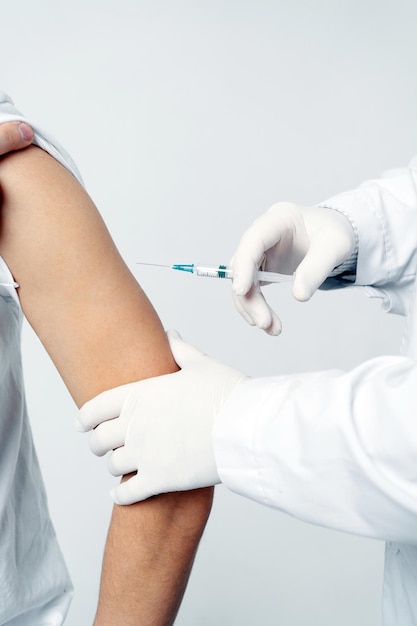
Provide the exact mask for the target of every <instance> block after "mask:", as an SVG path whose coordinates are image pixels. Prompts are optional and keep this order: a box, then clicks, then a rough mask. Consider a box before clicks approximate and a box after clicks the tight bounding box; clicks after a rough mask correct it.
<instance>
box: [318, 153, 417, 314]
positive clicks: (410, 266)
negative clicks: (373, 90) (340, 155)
mask: <svg viewBox="0 0 417 626" xmlns="http://www.w3.org/2000/svg"><path fill="white" fill-rule="evenodd" d="M320 206H324V207H328V208H332V209H336V210H339V211H341V212H342V213H344V214H345V215H346V216H347V217H348V218H349V219H350V220H351V222H352V223H353V224H354V226H355V228H356V229H357V234H358V240H359V241H358V243H359V249H358V258H357V266H356V283H355V284H356V285H361V286H364V287H365V291H366V293H367V295H368V296H370V297H376V298H381V300H382V306H383V309H384V310H385V311H388V312H392V313H400V314H403V315H404V314H406V313H407V310H408V306H409V302H410V297H411V294H412V290H413V284H414V279H415V276H416V270H417V157H416V158H414V159H413V160H412V161H411V163H410V165H409V166H408V167H407V168H403V169H398V170H391V171H389V172H387V173H386V174H385V175H384V176H382V177H381V178H380V179H376V180H369V181H366V182H365V183H363V184H362V185H361V186H360V187H359V188H358V189H356V190H353V191H348V192H345V193H341V194H338V195H337V196H334V197H332V198H330V199H329V200H326V201H325V202H323V203H321V204H320Z"/></svg>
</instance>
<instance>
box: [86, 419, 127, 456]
mask: <svg viewBox="0 0 417 626" xmlns="http://www.w3.org/2000/svg"><path fill="white" fill-rule="evenodd" d="M120 419H121V418H118V419H111V420H109V421H107V422H103V423H102V424H99V425H98V426H97V427H96V428H95V429H94V430H92V431H91V433H90V439H89V445H90V450H91V452H92V453H93V454H95V455H96V456H103V455H104V454H106V453H107V452H110V451H111V450H114V449H115V448H119V447H120V446H123V445H124V442H125V435H126V425H125V423H124V421H122V422H120Z"/></svg>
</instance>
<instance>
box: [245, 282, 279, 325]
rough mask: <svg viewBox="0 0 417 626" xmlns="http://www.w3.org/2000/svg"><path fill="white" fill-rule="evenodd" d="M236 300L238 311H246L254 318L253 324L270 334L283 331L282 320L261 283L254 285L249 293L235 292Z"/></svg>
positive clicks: (246, 313)
mask: <svg viewBox="0 0 417 626" xmlns="http://www.w3.org/2000/svg"><path fill="white" fill-rule="evenodd" d="M234 302H235V305H236V307H237V309H238V311H239V312H241V311H244V313H245V315H248V316H249V318H250V319H251V320H252V322H253V325H255V326H257V327H258V328H261V329H262V330H264V331H265V332H267V333H268V334H269V335H274V336H277V335H279V334H280V333H281V330H282V325H281V321H280V319H279V317H278V316H277V314H276V313H275V312H274V311H273V310H272V309H271V307H270V306H269V305H268V303H267V301H266V300H265V298H264V295H263V293H262V291H261V289H260V287H259V285H253V286H252V288H251V289H250V291H249V293H247V294H246V295H244V296H237V295H236V294H234ZM244 317H245V316H244Z"/></svg>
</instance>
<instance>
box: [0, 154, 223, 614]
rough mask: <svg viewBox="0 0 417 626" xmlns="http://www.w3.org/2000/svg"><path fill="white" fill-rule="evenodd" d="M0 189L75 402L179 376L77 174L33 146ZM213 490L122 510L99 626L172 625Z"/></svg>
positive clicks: (27, 307) (11, 255)
mask: <svg viewBox="0 0 417 626" xmlns="http://www.w3.org/2000/svg"><path fill="white" fill-rule="evenodd" d="M0 187H1V189H2V195H3V198H2V212H1V224H0V254H1V255H2V256H3V258H4V259H5V261H6V263H7V264H8V266H9V267H10V269H11V271H12V273H13V275H14V278H15V280H16V281H17V282H18V283H19V285H20V287H19V289H18V293H19V298H20V301H21V304H22V308H23V311H24V313H25V315H26V317H27V319H28V321H29V323H30V324H31V325H32V327H33V328H34V330H35V332H36V333H37V335H38V336H39V338H40V339H41V341H42V343H43V345H44V346H45V348H46V350H47V351H48V353H49V355H50V356H51V358H52V360H53V362H54V363H55V365H56V367H57V368H58V370H59V372H60V374H61V376H62V378H63V380H64V382H65V383H66V385H67V387H68V389H69V391H70V393H71V395H72V397H73V398H74V401H75V402H76V404H77V405H78V406H81V405H82V404H83V403H84V402H85V401H87V400H89V399H90V398H92V397H94V396H95V395H96V394H98V393H100V392H101V391H104V390H106V389H109V388H111V387H115V386H117V385H121V384H124V383H128V382H132V381H135V380H140V379H143V378H148V377H151V376H157V375H161V374H166V373H170V372H173V371H175V370H176V369H178V368H177V366H176V364H175V362H174V360H173V357H172V355H171V352H170V350H169V345H168V343H167V340H166V337H165V333H164V331H163V328H162V325H161V322H160V320H159V318H158V316H157V314H156V312H155V310H154V309H153V307H152V305H151V303H150V302H149V300H148V299H147V297H146V295H145V294H144V292H143V291H142V290H141V288H140V287H139V285H138V284H137V282H136V280H135V279H134V278H133V276H132V275H131V273H130V272H129V270H128V269H127V267H126V265H125V264H124V262H123V260H122V259H121V257H120V255H119V253H118V252H117V250H116V248H115V246H114V244H113V242H112V240H111V238H110V236H109V234H108V232H107V229H106V227H105V225H104V223H103V221H102V219H101V217H100V215H99V213H98V211H97V209H96V208H95V206H94V204H93V202H92V201H91V199H90V198H89V197H88V195H87V194H86V193H85V191H84V190H83V188H82V187H81V186H80V185H79V183H78V182H77V181H76V180H75V178H74V177H73V176H72V175H71V174H69V173H68V172H67V171H66V170H65V168H63V167H62V166H61V165H60V164H59V163H57V162H56V161H55V160H54V159H53V158H52V157H50V156H49V155H47V154H46V153H45V152H43V151H42V150H40V149H38V148H36V147H33V146H31V147H29V148H28V149H26V150H23V151H22V152H19V153H17V152H16V153H12V154H10V155H8V156H6V157H3V158H2V159H1V161H0ZM212 495H213V491H212V489H201V490H196V491H190V492H186V493H173V494H165V495H161V496H158V497H155V498H152V499H150V500H147V501H145V502H142V503H138V504H135V505H131V506H126V507H119V506H115V507H114V510H113V515H112V520H111V524H110V528H109V534H108V539H107V543H106V548H105V554H104V561H103V570H102V581H101V589H100V597H99V603H98V609H97V615H96V618H95V622H94V626H116V625H117V626H118V625H119V624H123V626H133V625H134V626H140V625H146V626H167V625H169V624H172V623H173V621H174V619H175V616H176V614H177V611H178V607H179V605H180V602H181V599H182V596H183V593H184V590H185V587H186V584H187V580H188V577H189V574H190V571H191V567H192V563H193V559H194V556H195V552H196V550H197V546H198V542H199V539H200V537H201V534H202V532H203V530H204V527H205V523H206V521H207V518H208V515H209V512H210V507H211V502H212Z"/></svg>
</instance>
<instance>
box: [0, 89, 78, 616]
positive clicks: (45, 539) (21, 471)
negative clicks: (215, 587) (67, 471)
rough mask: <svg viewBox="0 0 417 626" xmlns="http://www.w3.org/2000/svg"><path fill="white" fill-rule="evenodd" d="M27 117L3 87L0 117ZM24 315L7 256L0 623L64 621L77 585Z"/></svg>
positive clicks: (1, 325)
mask: <svg viewBox="0 0 417 626" xmlns="http://www.w3.org/2000/svg"><path fill="white" fill-rule="evenodd" d="M22 119H24V118H23V116H22V115H21V114H20V113H19V112H18V111H17V110H16V109H15V107H14V106H13V104H12V102H11V100H10V99H9V98H8V97H7V96H6V94H3V93H1V92H0V123H2V122H6V121H11V120H22ZM34 129H35V131H36V135H35V143H36V144H37V145H39V146H40V147H42V148H43V149H44V150H46V151H48V152H49V153H50V154H52V156H54V157H55V158H57V159H58V160H59V161H60V162H61V163H62V164H63V165H64V166H65V167H67V168H68V169H69V170H70V171H71V172H72V173H73V174H74V175H77V170H76V167H75V165H74V163H73V162H72V160H71V159H70V157H69V155H68V154H67V153H66V152H65V151H64V150H63V149H62V148H60V147H59V145H58V144H57V143H56V142H54V141H53V140H52V139H51V138H50V137H48V136H47V135H45V133H42V132H41V131H40V130H39V129H37V128H36V126H35V127H34ZM51 297H52V295H51ZM22 318H23V315H22V310H21V308H20V303H19V299H18V297H17V294H16V289H15V287H14V286H13V278H12V275H11V273H10V271H9V269H8V267H7V265H6V263H5V262H4V260H3V259H2V258H1V257H0V441H1V446H0V624H1V625H2V626H4V625H7V626H61V624H63V622H64V619H65V616H66V614H67V611H68V608H69V605H70V602H71V598H72V594H73V590H72V584H71V580H70V577H69V574H68V571H67V568H66V566H65V563H64V559H63V557H62V554H61V551H60V548H59V545H58V542H57V539H56V536H55V531H54V528H53V526H52V523H51V520H50V518H49V513H48V505H47V498H46V494H45V489H44V486H43V482H42V476H41V472H40V468H39V463H38V459H37V457H36V452H35V449H34V446H33V442H32V434H31V429H30V424H29V420H28V415H27V408H26V402H25V392H24V381H23V373H22V365H21V355H20V330H21V325H22Z"/></svg>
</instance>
